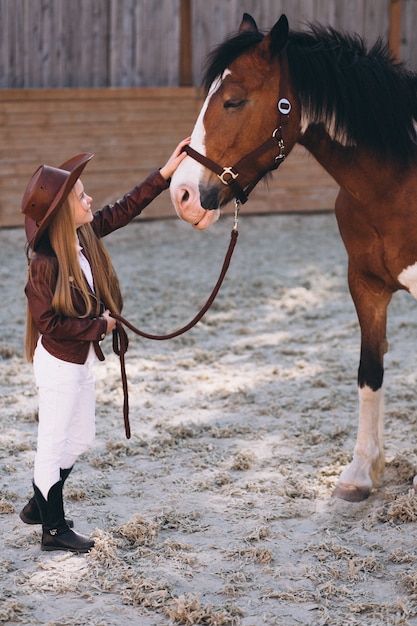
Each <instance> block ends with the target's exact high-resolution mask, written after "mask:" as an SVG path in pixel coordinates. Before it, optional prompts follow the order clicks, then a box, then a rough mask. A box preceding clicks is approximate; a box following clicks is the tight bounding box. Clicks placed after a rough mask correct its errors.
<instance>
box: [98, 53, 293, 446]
mask: <svg viewBox="0 0 417 626" xmlns="http://www.w3.org/2000/svg"><path fill="white" fill-rule="evenodd" d="M287 90H288V60H287V55H286V52H285V51H283V52H282V53H281V80H280V97H279V100H278V104H277V108H278V113H279V115H278V123H277V126H276V128H275V129H274V131H273V132H272V135H271V136H270V137H269V138H268V139H267V140H266V141H264V142H263V143H262V144H261V145H260V146H258V147H257V148H255V149H254V150H252V152H250V153H249V154H247V155H246V156H244V157H243V158H242V159H240V160H239V161H238V162H237V163H236V164H235V165H233V166H232V167H221V166H220V165H218V164H217V163H216V162H215V161H213V160H212V159H210V158H208V157H206V156H205V155H204V154H200V153H199V152H197V151H196V150H194V149H193V148H191V147H190V146H185V147H184V148H183V150H184V151H185V152H187V154H188V156H190V157H191V158H193V159H195V160H196V161H198V162H199V163H200V164H201V165H203V166H204V167H206V168H208V169H209V170H211V171H212V172H214V173H215V174H217V176H218V178H219V179H220V181H221V182H222V183H223V184H224V185H228V186H229V187H230V189H231V190H232V193H233V196H234V198H235V214H234V225H233V229H232V232H231V235H230V243H229V247H228V249H227V252H226V256H225V259H224V262H223V266H222V269H221V272H220V276H219V278H218V280H217V283H216V284H215V286H214V288H213V290H212V292H211V294H210V296H209V298H208V300H207V301H206V303H205V304H204V306H203V307H202V309H201V310H200V312H199V313H197V315H196V316H195V317H194V318H193V319H192V320H191V321H190V322H189V323H188V324H186V325H185V326H183V327H182V328H180V329H178V330H176V331H174V332H172V333H168V334H166V335H153V334H150V333H146V332H144V331H142V330H140V329H139V328H136V327H135V326H133V324H131V323H130V322H129V321H128V320H126V319H125V318H124V317H122V316H121V315H120V314H118V313H112V314H111V316H112V317H113V318H114V319H115V320H116V328H115V330H114V331H113V351H114V352H115V354H117V355H118V356H119V358H120V368H121V378H122V386H123V418H124V426H125V433H126V438H127V439H130V436H131V431H130V423H129V395H128V385H127V376H126V364H125V354H126V352H127V349H128V345H129V339H128V336H127V333H126V331H125V330H124V328H123V325H124V326H126V327H127V328H129V329H130V330H131V331H132V332H134V333H135V334H136V335H140V336H141V337H144V338H145V339H152V340H157V341H163V340H167V339H173V338H174V337H178V336H180V335H182V334H184V333H186V332H187V331H188V330H190V329H191V328H193V327H194V326H195V325H196V324H197V323H198V322H199V321H200V320H201V319H202V317H203V316H204V315H205V313H206V312H207V311H208V309H209V308H210V307H211V305H212V304H213V302H214V300H215V298H216V296H217V293H218V292H219V289H220V287H221V285H222V283H223V280H224V277H225V276H226V273H227V270H228V268H229V265H230V261H231V258H232V254H233V251H234V248H235V245H236V242H237V237H238V229H237V226H238V213H239V206H240V204H245V202H247V200H248V196H249V194H250V193H251V191H253V189H254V188H255V187H256V185H257V184H258V182H259V181H260V180H261V178H263V176H265V174H266V173H267V172H269V171H272V170H275V169H277V168H278V167H279V166H280V165H281V163H283V162H284V160H285V158H286V152H285V135H286V128H287V125H288V118H289V114H290V111H291V108H292V106H291V102H290V101H289V100H288V99H287V98H286V97H284V96H282V93H287ZM276 147H278V150H279V152H278V154H277V156H275V158H274V163H273V165H272V167H270V168H269V169H267V170H265V171H262V172H261V173H260V174H259V175H258V176H257V177H256V178H255V179H254V180H253V181H252V182H251V183H250V184H249V185H247V186H246V187H245V188H243V187H242V186H241V185H240V182H239V180H238V179H239V176H240V175H241V172H242V171H245V168H246V167H248V166H250V165H251V164H252V162H253V161H254V160H255V159H256V158H258V157H259V156H261V155H262V154H264V153H265V152H267V151H268V150H272V149H274V148H276Z"/></svg>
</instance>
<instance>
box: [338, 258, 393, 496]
mask: <svg viewBox="0 0 417 626" xmlns="http://www.w3.org/2000/svg"><path fill="white" fill-rule="evenodd" d="M349 288H350V292H351V295H352V299H353V302H354V304H355V307H356V311H357V314H358V319H359V324H360V328H361V357H360V363H359V370H358V389H359V424H358V433H357V439H356V445H355V449H354V453H353V460H352V462H351V464H350V465H349V467H347V469H345V470H344V472H343V473H342V474H341V476H340V479H339V482H338V484H337V486H336V488H335V490H334V493H333V495H334V496H336V497H338V498H342V499H343V500H348V501H349V502H360V501H361V500H365V498H367V497H368V496H369V494H370V493H371V490H372V489H373V488H375V487H377V486H378V484H379V482H380V480H381V478H382V475H383V471H384V465H385V457H384V447H383V434H384V415H383V409H384V399H383V389H382V383H383V377H384V365H383V360H384V353H385V352H386V351H387V340H386V323H387V307H388V304H389V302H390V300H391V297H392V293H391V291H388V290H387V289H386V288H384V287H383V286H382V285H381V284H377V283H375V282H374V281H369V282H368V281H366V280H365V279H364V277H363V276H360V275H358V274H357V273H355V271H354V270H353V269H352V268H351V267H349Z"/></svg>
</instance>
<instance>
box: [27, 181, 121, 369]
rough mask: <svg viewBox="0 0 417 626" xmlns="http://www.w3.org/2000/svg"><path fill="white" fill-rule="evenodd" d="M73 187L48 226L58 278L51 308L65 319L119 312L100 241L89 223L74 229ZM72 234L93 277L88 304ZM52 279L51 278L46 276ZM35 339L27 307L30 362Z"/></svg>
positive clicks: (115, 282)
mask: <svg viewBox="0 0 417 626" xmlns="http://www.w3.org/2000/svg"><path fill="white" fill-rule="evenodd" d="M74 193H75V192H74V188H73V189H72V190H71V192H70V194H69V196H68V198H67V199H66V200H65V202H64V203H63V205H62V207H61V208H60V209H59V211H58V212H57V214H56V216H55V217H54V219H53V220H52V222H51V224H50V225H49V227H48V238H49V242H50V245H51V248H52V249H53V251H54V252H55V255H56V257H57V260H58V275H57V277H56V285H55V289H54V294H53V298H52V307H53V309H54V310H55V312H56V313H57V315H63V316H65V317H90V316H93V317H98V316H99V315H100V313H102V312H103V310H104V309H103V307H104V308H105V309H109V310H110V311H113V312H115V313H120V312H121V309H122V307H123V300H122V295H121V292H120V284H119V279H118V277H117V274H116V271H115V269H114V267H113V264H112V262H111V259H110V256H109V254H108V252H107V250H106V249H105V247H104V245H103V244H102V242H101V240H100V239H99V238H98V237H97V235H96V234H95V233H94V231H93V229H92V226H91V224H84V225H83V226H81V227H80V228H78V229H77V230H76V228H75V221H74V212H73V202H74ZM75 233H77V235H78V240H79V242H80V246H81V247H82V248H83V252H84V253H85V255H86V256H87V258H88V260H89V262H90V265H91V271H92V274H93V278H94V290H95V299H94V301H93V302H94V304H93V303H92V296H91V291H90V290H89V289H88V285H87V283H86V280H85V278H84V274H83V272H82V270H81V267H80V263H79V260H78V250H77V247H76V245H75V244H76V239H75ZM32 279H33V276H32V272H31V262H30V264H29V280H32ZM46 279H47V280H48V279H49V280H51V283H52V281H53V280H54V277H53V276H52V275H51V276H50V277H46ZM74 291H76V292H77V293H78V295H79V299H81V302H82V303H83V304H82V310H81V311H80V309H79V308H76V306H75V302H74V297H73V295H74ZM38 338H39V330H38V328H37V327H36V324H35V322H34V319H33V317H32V315H31V313H30V309H29V306H28V307H27V315H26V340H25V356H26V359H27V360H28V361H32V360H33V353H34V351H35V348H36V343H37V341H38Z"/></svg>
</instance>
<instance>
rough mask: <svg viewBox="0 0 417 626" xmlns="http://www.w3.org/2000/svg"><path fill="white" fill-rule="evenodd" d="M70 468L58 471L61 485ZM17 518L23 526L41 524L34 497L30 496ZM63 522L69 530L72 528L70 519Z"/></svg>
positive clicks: (72, 524)
mask: <svg viewBox="0 0 417 626" xmlns="http://www.w3.org/2000/svg"><path fill="white" fill-rule="evenodd" d="M72 467H74V466H72ZM72 467H69V468H68V469H61V470H59V472H60V475H61V480H62V484H64V483H65V481H66V480H67V478H68V476H69V475H70V473H71V470H72ZM19 517H20V519H21V520H22V522H24V523H25V524H42V520H41V514H40V512H39V507H38V504H37V502H36V498H35V496H32V498H31V499H30V500H29V502H28V503H27V504H26V505H25V506H24V507H23V509H22V510H21V511H20V513H19ZM65 521H66V522H67V524H68V526H69V527H70V528H72V527H73V526H74V522H73V521H72V519H66V520H65Z"/></svg>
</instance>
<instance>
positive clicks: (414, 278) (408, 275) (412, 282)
mask: <svg viewBox="0 0 417 626" xmlns="http://www.w3.org/2000/svg"><path fill="white" fill-rule="evenodd" d="M398 280H399V282H400V283H401V284H402V285H404V287H407V289H408V291H409V292H410V293H411V294H412V295H413V296H414V297H415V298H417V263H414V265H409V266H408V267H406V268H405V270H403V271H402V272H401V274H399V275H398Z"/></svg>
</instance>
